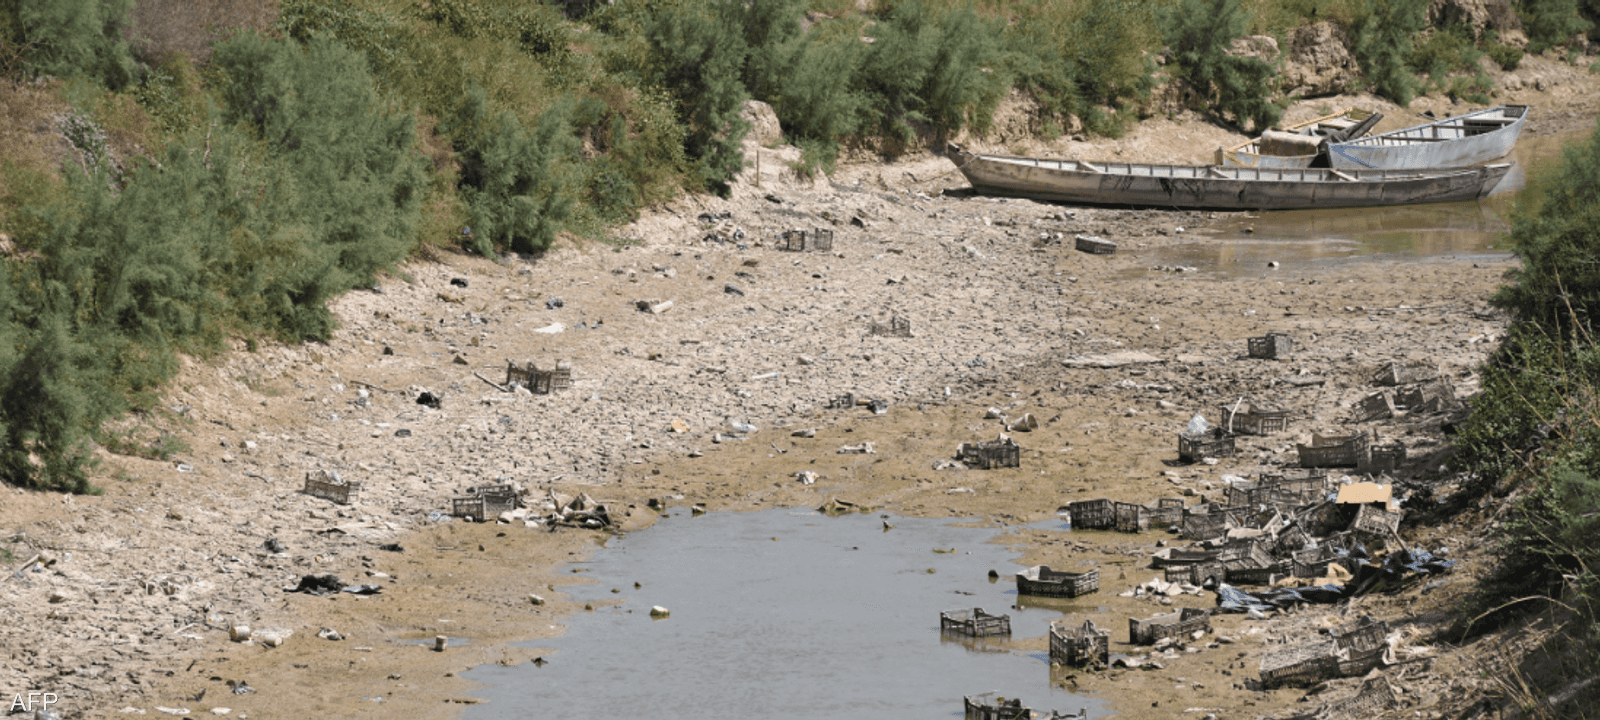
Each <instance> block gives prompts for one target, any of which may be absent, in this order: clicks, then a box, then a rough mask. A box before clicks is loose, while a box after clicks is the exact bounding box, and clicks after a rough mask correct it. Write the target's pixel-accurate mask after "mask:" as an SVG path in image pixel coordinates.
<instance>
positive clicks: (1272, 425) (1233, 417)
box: [1222, 403, 1289, 435]
mask: <svg viewBox="0 0 1600 720" xmlns="http://www.w3.org/2000/svg"><path fill="white" fill-rule="evenodd" d="M1222 427H1223V428H1225V429H1226V430H1227V431H1228V432H1229V433H1230V434H1240V435H1271V434H1273V433H1280V432H1283V431H1285V430H1288V429H1289V411H1288V410H1272V409H1268V408H1263V407H1257V406H1256V405H1254V404H1252V403H1244V404H1238V405H1223V406H1222Z"/></svg>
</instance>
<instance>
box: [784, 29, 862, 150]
mask: <svg viewBox="0 0 1600 720" xmlns="http://www.w3.org/2000/svg"><path fill="white" fill-rule="evenodd" d="M796 48H797V52H795V53H794V54H792V55H791V56H790V57H791V58H792V65H791V66H790V67H791V71H790V73H789V75H788V76H787V77H785V78H784V80H783V82H782V84H781V86H780V87H779V88H778V90H777V92H776V93H775V94H773V95H770V96H767V97H766V100H767V102H769V103H771V104H772V109H773V112H775V113H777V115H778V121H779V122H780V123H781V124H782V126H783V130H784V133H785V134H786V135H788V136H789V139H790V140H791V141H793V142H795V144H797V145H799V146H801V147H802V148H803V149H804V150H806V151H807V153H808V154H810V155H811V156H812V157H813V158H814V159H816V160H818V161H820V162H821V165H823V166H826V165H828V164H830V163H832V161H833V157H834V156H835V155H836V154H837V148H838V141H839V139H840V138H844V137H846V136H850V135H854V134H855V133H857V132H858V131H860V130H861V123H862V115H863V114H864V113H865V111H866V107H867V102H868V101H867V97H866V94H865V92H864V91H862V90H861V89H859V85H858V81H857V79H856V78H857V73H858V68H860V67H861V63H862V62H863V60H864V59H865V55H866V51H865V50H864V49H863V47H862V43H861V41H859V40H857V39H856V37H855V36H854V35H853V34H840V35H838V36H834V37H828V36H825V35H822V34H817V33H813V34H812V35H809V36H807V37H806V38H805V39H804V40H802V41H800V42H799V43H797V44H796Z"/></svg>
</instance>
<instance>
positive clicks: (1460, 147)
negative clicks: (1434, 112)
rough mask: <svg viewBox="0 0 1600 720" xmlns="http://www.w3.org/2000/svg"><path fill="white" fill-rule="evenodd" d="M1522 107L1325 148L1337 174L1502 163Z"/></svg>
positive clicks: (1524, 116) (1523, 119) (1524, 111)
mask: <svg viewBox="0 0 1600 720" xmlns="http://www.w3.org/2000/svg"><path fill="white" fill-rule="evenodd" d="M1529 109H1530V108H1529V106H1527V105H1501V106H1499V107H1493V108H1489V109H1488V110H1479V111H1477V112H1470V113H1467V114H1465V115H1457V116H1456V117H1453V118H1445V119H1443V120H1437V121H1434V122H1431V123H1428V124H1426V125H1418V126H1416V127H1409V128H1406V129H1404V130H1395V131H1393V132H1386V133H1379V134H1377V135H1370V136H1367V137H1364V138H1358V139H1354V140H1345V141H1341V142H1330V143H1328V160H1329V161H1330V162H1331V163H1332V165H1333V167H1334V168H1336V169H1340V170H1362V169H1377V170H1417V169H1423V168H1454V167H1466V166H1469V165H1479V164H1482V163H1486V162H1490V161H1492V160H1495V159H1498V158H1502V157H1505V156H1506V155H1507V154H1509V153H1510V152H1511V149H1512V148H1513V147H1515V146H1516V144H1517V135H1518V134H1520V133H1521V132H1522V127H1523V125H1526V124H1527V122H1528V110H1529Z"/></svg>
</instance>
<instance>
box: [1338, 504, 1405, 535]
mask: <svg viewBox="0 0 1600 720" xmlns="http://www.w3.org/2000/svg"><path fill="white" fill-rule="evenodd" d="M1404 515H1405V514H1404V513H1400V512H1389V511H1388V510H1384V509H1382V508H1379V507H1377V506H1376V505H1362V506H1361V507H1360V508H1359V509H1357V510H1356V519H1355V520H1353V521H1351V522H1350V531H1351V532H1355V533H1364V534H1367V535H1373V536H1377V537H1381V538H1386V539H1387V538H1389V537H1391V536H1393V535H1394V534H1395V533H1397V532H1399V530H1400V520H1401V518H1403V517H1404Z"/></svg>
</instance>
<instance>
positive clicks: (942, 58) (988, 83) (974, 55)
mask: <svg viewBox="0 0 1600 720" xmlns="http://www.w3.org/2000/svg"><path fill="white" fill-rule="evenodd" d="M1001 28H1002V26H1001V25H999V24H997V23H995V22H992V21H990V20H987V19H985V18H983V17H982V16H980V15H978V13H977V12H976V11H975V10H974V9H973V6H972V5H971V4H970V3H967V4H963V5H960V6H959V7H956V8H954V9H953V10H951V11H949V12H947V13H945V14H944V15H943V16H942V17H940V18H939V43H938V45H937V46H935V48H934V53H933V58H932V62H931V64H930V65H929V67H928V76H927V79H926V80H925V81H924V83H923V88H922V96H923V99H924V102H925V103H926V110H925V111H924V112H925V113H926V115H927V117H928V119H929V121H930V122H932V123H933V127H934V128H935V129H936V130H938V131H940V132H943V133H951V132H954V131H956V130H959V129H961V128H962V127H969V126H970V127H972V128H974V129H976V130H978V131H979V132H982V131H984V130H986V129H987V128H988V126H989V122H990V120H991V119H992V118H993V117H994V109H995V106H996V105H998V104H999V102H1000V98H1002V97H1004V96H1005V94H1006V91H1007V89H1008V88H1010V86H1011V79H1010V78H1008V77H1006V76H1005V75H1004V74H1001V73H999V72H997V71H998V70H1000V69H1001V67H1000V63H1001V60H1002V55H1003V51H1002V41H1001V37H1000V35H1001Z"/></svg>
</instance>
